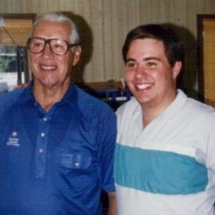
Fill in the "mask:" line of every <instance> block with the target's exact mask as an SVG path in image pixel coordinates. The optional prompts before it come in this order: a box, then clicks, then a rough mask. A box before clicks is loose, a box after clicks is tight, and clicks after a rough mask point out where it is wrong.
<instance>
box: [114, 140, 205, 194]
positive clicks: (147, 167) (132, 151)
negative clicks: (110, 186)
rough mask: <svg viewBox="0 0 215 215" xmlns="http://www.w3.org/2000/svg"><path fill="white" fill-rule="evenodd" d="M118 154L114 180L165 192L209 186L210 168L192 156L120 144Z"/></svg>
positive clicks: (139, 188) (195, 191)
mask: <svg viewBox="0 0 215 215" xmlns="http://www.w3.org/2000/svg"><path fill="white" fill-rule="evenodd" d="M116 154H117V156H116V161H115V180H116V183H117V184H119V185H121V186H124V187H128V188H134V189H137V190H140V191H145V192H150V193H157V194H166V195H177V194H182V195H186V194H194V193H198V192H201V191H204V190H205V188H206V186H207V183H208V178H207V169H206V167H205V166H204V165H203V164H200V163H198V162H197V161H196V160H195V159H194V158H193V157H189V156H186V155H181V154H176V153H173V152H165V151H156V150H144V149H140V148H133V147H129V146H123V145H121V144H117V145H116ZM169 161H171V162H169ZM194 169H195V171H193V170H194Z"/></svg>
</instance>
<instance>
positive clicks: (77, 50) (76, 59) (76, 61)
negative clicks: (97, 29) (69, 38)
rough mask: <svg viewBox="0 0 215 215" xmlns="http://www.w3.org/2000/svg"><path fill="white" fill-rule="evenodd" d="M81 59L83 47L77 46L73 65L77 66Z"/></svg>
mask: <svg viewBox="0 0 215 215" xmlns="http://www.w3.org/2000/svg"><path fill="white" fill-rule="evenodd" d="M80 57H81V46H77V47H75V51H74V57H73V63H72V65H73V66H75V65H76V64H77V63H78V61H79V59H80Z"/></svg>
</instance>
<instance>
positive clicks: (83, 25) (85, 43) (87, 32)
mask: <svg viewBox="0 0 215 215" xmlns="http://www.w3.org/2000/svg"><path fill="white" fill-rule="evenodd" d="M61 13H63V14H64V15H66V16H68V17H69V18H71V19H72V20H73V21H74V23H75V24H76V26H77V28H78V31H79V35H80V42H81V47H82V53H81V58H80V61H79V62H78V64H77V65H76V66H75V67H74V69H73V71H72V80H73V82H75V83H84V81H83V76H84V70H85V66H86V65H87V64H88V63H89V61H90V59H91V57H92V52H93V36H92V30H91V28H90V26H89V25H88V23H87V22H86V20H85V19H84V18H83V17H82V16H80V15H76V14H74V13H72V12H68V11H61Z"/></svg>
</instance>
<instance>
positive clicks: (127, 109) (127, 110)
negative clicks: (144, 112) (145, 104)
mask: <svg viewBox="0 0 215 215" xmlns="http://www.w3.org/2000/svg"><path fill="white" fill-rule="evenodd" d="M139 108H140V105H139V103H138V102H137V100H136V99H135V98H134V97H132V98H131V100H129V101H127V102H125V103H124V104H123V105H121V106H120V107H119V108H118V109H117V111H116V114H117V116H122V115H127V116H128V115H132V114H134V113H135V112H136V111H137V110H138V109H139Z"/></svg>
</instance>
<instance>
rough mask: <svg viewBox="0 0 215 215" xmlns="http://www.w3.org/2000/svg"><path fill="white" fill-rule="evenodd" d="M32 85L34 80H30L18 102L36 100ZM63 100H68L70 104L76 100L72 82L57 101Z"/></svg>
mask: <svg viewBox="0 0 215 215" xmlns="http://www.w3.org/2000/svg"><path fill="white" fill-rule="evenodd" d="M33 85H34V82H33V81H31V82H30V84H29V85H28V86H27V87H26V88H25V89H24V91H23V93H22V95H21V97H20V102H22V103H24V102H28V101H33V102H36V100H35V97H34V94H33V89H32V88H33ZM64 102H68V103H69V104H71V105H74V104H76V102H77V87H76V86H75V85H74V84H73V83H71V84H70V87H69V89H68V90H67V92H66V94H65V95H64V97H63V98H62V99H61V101H60V102H58V103H59V104H62V103H64Z"/></svg>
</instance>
